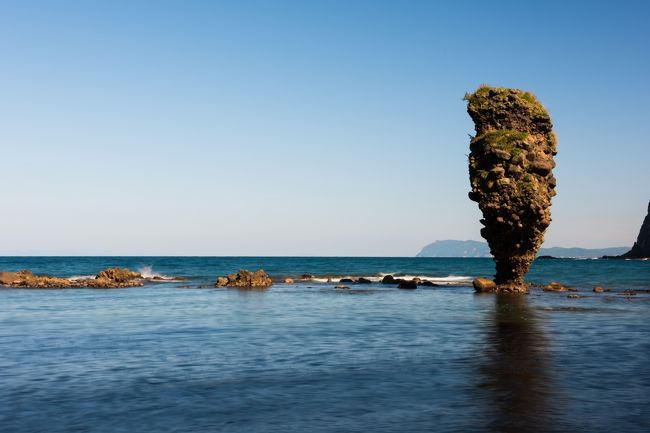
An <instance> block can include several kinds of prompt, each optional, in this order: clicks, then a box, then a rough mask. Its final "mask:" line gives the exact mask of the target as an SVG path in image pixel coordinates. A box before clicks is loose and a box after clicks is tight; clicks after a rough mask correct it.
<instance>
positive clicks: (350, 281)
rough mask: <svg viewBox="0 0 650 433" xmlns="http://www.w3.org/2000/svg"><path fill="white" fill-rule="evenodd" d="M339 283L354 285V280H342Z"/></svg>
mask: <svg viewBox="0 0 650 433" xmlns="http://www.w3.org/2000/svg"><path fill="white" fill-rule="evenodd" d="M339 283H354V280H353V279H352V278H341V279H340V280H339Z"/></svg>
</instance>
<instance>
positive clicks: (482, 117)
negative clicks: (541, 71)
mask: <svg viewBox="0 0 650 433" xmlns="http://www.w3.org/2000/svg"><path fill="white" fill-rule="evenodd" d="M465 99H466V100H467V102H468V104H467V112H468V113H469V115H470V117H471V118H472V120H473V121H474V124H475V127H476V136H475V137H473V138H472V139H471V141H470V155H469V177H470V183H471V187H472V191H471V192H470V193H469V198H470V199H471V200H473V201H476V202H478V205H479V208H480V209H481V211H482V212H483V219H481V223H482V224H483V225H484V227H483V228H482V229H481V236H483V237H484V238H485V239H486V240H487V242H488V245H489V246H490V252H491V253H492V255H493V256H494V261H495V262H496V275H495V283H496V284H497V289H496V290H497V291H503V292H525V291H526V290H527V288H526V285H525V284H524V276H525V275H526V272H528V268H529V267H530V264H531V263H532V261H533V260H534V259H535V255H536V253H537V250H538V249H539V247H540V246H541V244H542V242H543V240H544V231H545V230H546V228H547V227H548V226H549V224H550V223H551V210H550V206H551V198H552V197H553V196H554V195H555V185H556V181H555V177H554V176H553V168H554V167H555V161H554V160H553V156H554V155H555V154H556V153H557V150H556V143H557V141H556V138H555V134H554V133H553V124H552V123H551V118H550V116H549V115H548V113H547V111H546V109H545V108H544V107H543V106H542V104H540V102H539V101H538V100H537V98H536V97H535V96H534V95H533V94H532V93H530V92H524V91H522V90H516V89H506V88H494V87H488V86H481V87H479V88H478V90H476V92H474V93H473V94H468V95H465Z"/></svg>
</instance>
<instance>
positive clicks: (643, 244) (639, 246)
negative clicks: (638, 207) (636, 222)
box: [621, 203, 650, 259]
mask: <svg viewBox="0 0 650 433" xmlns="http://www.w3.org/2000/svg"><path fill="white" fill-rule="evenodd" d="M621 257H622V258H625V259H645V258H650V203H648V214H647V215H646V216H645V219H644V220H643V224H641V230H639V236H637V238H636V242H635V243H634V245H633V246H632V249H631V250H630V251H628V252H627V253H625V254H623V255H622V256H621Z"/></svg>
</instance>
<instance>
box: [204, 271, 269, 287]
mask: <svg viewBox="0 0 650 433" xmlns="http://www.w3.org/2000/svg"><path fill="white" fill-rule="evenodd" d="M272 284H273V281H272V280H271V278H270V277H269V276H268V275H267V274H266V272H264V270H263V269H260V270H258V271H256V272H251V271H248V270H246V269H240V270H239V272H237V273H236V274H230V275H228V276H227V277H218V278H217V284H216V287H239V288H266V287H269V286H271V285H272Z"/></svg>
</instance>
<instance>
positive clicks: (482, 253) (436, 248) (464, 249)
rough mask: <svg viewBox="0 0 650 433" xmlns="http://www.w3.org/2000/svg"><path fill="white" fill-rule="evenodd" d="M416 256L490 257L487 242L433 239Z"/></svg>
mask: <svg viewBox="0 0 650 433" xmlns="http://www.w3.org/2000/svg"><path fill="white" fill-rule="evenodd" d="M416 257H492V256H491V255H490V249H489V248H488V245H487V243H485V242H479V241H454V240H446V241H435V242H433V243H431V244H429V245H427V246H425V247H424V248H422V251H420V252H419V253H418V255H417V256H416Z"/></svg>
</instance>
